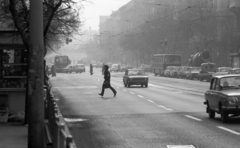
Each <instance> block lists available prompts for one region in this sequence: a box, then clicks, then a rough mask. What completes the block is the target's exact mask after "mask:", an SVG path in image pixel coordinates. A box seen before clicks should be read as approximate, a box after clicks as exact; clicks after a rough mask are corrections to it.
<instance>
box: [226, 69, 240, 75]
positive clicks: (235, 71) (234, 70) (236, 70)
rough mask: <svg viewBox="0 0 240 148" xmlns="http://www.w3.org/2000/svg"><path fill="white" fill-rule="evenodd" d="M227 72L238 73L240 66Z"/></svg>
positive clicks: (239, 72)
mask: <svg viewBox="0 0 240 148" xmlns="http://www.w3.org/2000/svg"><path fill="white" fill-rule="evenodd" d="M228 74H240V68H233V69H231V70H230V71H229V72H228Z"/></svg>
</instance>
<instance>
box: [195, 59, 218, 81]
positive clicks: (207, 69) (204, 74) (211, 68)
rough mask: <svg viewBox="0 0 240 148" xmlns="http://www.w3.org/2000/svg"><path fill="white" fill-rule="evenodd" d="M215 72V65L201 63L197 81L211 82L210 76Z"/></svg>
mask: <svg viewBox="0 0 240 148" xmlns="http://www.w3.org/2000/svg"><path fill="white" fill-rule="evenodd" d="M215 72H216V64H215V63H210V62H209V63H202V64H201V71H200V73H199V80H200V81H203V80H206V81H207V82H210V81H211V78H212V76H213V75H214V73H215Z"/></svg>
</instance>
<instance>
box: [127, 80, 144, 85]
mask: <svg viewBox="0 0 240 148" xmlns="http://www.w3.org/2000/svg"><path fill="white" fill-rule="evenodd" d="M128 84H130V85H146V84H148V82H146V81H144V82H133V81H130V82H128Z"/></svg>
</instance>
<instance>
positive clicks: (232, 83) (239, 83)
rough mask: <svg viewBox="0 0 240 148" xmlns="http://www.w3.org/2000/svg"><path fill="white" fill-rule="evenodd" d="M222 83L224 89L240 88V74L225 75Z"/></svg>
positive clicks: (221, 80)
mask: <svg viewBox="0 0 240 148" xmlns="http://www.w3.org/2000/svg"><path fill="white" fill-rule="evenodd" d="M220 85H221V86H222V88H223V89H228V88H237V89H239V88H240V76H232V77H224V78H221V79H220Z"/></svg>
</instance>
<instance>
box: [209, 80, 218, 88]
mask: <svg viewBox="0 0 240 148" xmlns="http://www.w3.org/2000/svg"><path fill="white" fill-rule="evenodd" d="M216 81H217V78H214V79H213V80H212V81H211V86H210V90H215V88H216Z"/></svg>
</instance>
